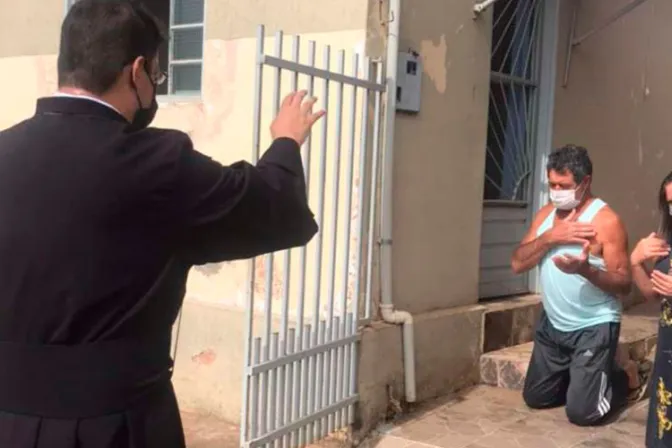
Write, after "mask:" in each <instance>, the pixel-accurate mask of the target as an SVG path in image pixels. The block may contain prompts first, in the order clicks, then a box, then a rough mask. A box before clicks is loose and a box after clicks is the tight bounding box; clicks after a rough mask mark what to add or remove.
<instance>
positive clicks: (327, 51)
mask: <svg viewBox="0 0 672 448" xmlns="http://www.w3.org/2000/svg"><path fill="white" fill-rule="evenodd" d="M330 65H331V47H330V46H329V45H326V46H325V47H324V50H323V53H322V68H323V69H324V70H326V71H329V67H330ZM329 83H330V81H329V79H328V78H324V79H323V81H322V97H323V101H324V105H325V109H326V108H328V107H329ZM329 116H330V115H327V116H326V117H324V118H323V119H322V134H321V139H320V161H319V162H320V164H319V173H318V179H317V190H318V194H317V222H318V223H319V225H320V227H321V229H320V232H318V234H317V235H316V241H315V274H314V277H313V327H315V326H316V324H317V323H318V322H319V327H320V331H319V333H322V334H324V332H325V331H326V325H324V322H320V321H319V319H320V315H321V313H320V302H321V300H320V296H321V295H322V258H323V257H322V249H323V244H324V237H323V235H324V227H323V224H324V203H325V199H326V198H325V195H326V191H325V188H324V186H325V184H326V179H327V151H328V136H329ZM318 337H319V334H318ZM314 342H316V341H315V340H313V343H314ZM323 342H324V341H322V342H318V343H320V344H321V343H323ZM323 359H324V356H323V355H322V354H320V355H319V356H318V357H317V360H316V361H315V364H316V366H315V368H316V370H317V377H316V379H315V390H314V392H313V393H314V395H315V409H316V410H320V409H322V406H323V403H324V401H323V400H322V397H323V392H322V391H323V390H324V385H323V382H322V381H321V378H322V373H323V371H324V365H323ZM322 421H323V420H319V421H317V422H316V423H315V426H316V430H315V433H316V435H317V437H319V433H320V432H321V431H319V429H317V428H319V427H320V426H321V425H322Z"/></svg>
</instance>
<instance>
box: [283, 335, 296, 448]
mask: <svg viewBox="0 0 672 448" xmlns="http://www.w3.org/2000/svg"><path fill="white" fill-rule="evenodd" d="M294 333H295V331H294V328H290V329H289V331H288V334H287V354H289V355H291V354H293V353H294ZM294 364H295V363H289V364H287V369H288V370H287V374H286V375H285V403H284V404H285V409H284V410H283V411H282V415H283V418H282V426H286V425H287V424H288V423H289V422H290V421H291V416H292V398H293V394H292V385H293V383H292V374H293V371H294ZM282 443H283V446H284V447H287V446H290V445H291V437H290V435H289V434H286V435H285V436H284V437H283V442H282Z"/></svg>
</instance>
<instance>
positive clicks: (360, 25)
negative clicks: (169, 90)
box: [0, 0, 367, 421]
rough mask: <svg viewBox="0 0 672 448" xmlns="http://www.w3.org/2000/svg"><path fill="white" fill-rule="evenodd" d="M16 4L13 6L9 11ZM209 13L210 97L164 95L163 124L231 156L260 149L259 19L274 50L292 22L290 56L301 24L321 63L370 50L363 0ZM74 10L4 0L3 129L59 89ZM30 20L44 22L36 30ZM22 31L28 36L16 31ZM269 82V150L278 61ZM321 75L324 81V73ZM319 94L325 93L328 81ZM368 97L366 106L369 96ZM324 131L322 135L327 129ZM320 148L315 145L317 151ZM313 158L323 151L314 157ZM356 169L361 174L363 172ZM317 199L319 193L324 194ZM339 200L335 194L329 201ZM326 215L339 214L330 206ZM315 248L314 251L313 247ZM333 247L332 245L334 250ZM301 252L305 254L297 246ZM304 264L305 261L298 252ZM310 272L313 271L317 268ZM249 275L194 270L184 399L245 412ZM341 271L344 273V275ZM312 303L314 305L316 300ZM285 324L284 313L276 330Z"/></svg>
mask: <svg viewBox="0 0 672 448" xmlns="http://www.w3.org/2000/svg"><path fill="white" fill-rule="evenodd" d="M8 11H11V14H7V13H6V12H8ZM205 13H206V28H205V43H204V73H203V92H202V96H201V98H199V99H188V100H182V101H176V100H175V99H171V98H161V99H160V100H159V103H160V109H159V112H158V115H157V118H156V120H155V123H154V125H155V126H158V127H166V128H177V129H180V130H183V131H185V132H187V133H188V134H189V135H190V136H191V137H192V139H193V141H194V144H195V147H196V148H197V149H198V150H200V151H201V152H204V153H206V154H208V155H210V156H212V157H213V158H215V159H217V160H219V161H221V162H223V163H227V164H228V163H233V162H235V161H238V160H241V159H246V160H249V159H250V158H251V157H252V134H253V128H252V126H253V123H252V117H253V95H254V85H253V80H254V68H255V53H256V38H255V36H256V33H257V25H258V24H260V23H264V24H266V25H267V36H271V38H269V39H267V40H266V43H265V46H266V52H267V53H269V54H270V53H272V52H273V50H274V44H273V42H272V36H273V34H274V33H275V31H277V30H283V31H284V32H285V34H286V36H287V37H286V38H285V40H284V46H283V47H284V48H283V54H284V57H285V58H288V57H289V56H290V53H291V39H290V36H289V35H290V34H295V33H298V34H301V37H302V44H301V55H300V58H301V61H302V62H304V63H305V62H306V61H307V57H308V55H307V50H308V41H309V40H314V41H316V42H317V61H318V64H321V63H322V60H323V59H322V51H323V47H324V46H325V45H330V46H331V47H332V57H331V67H332V68H334V67H335V66H336V64H337V58H338V51H339V50H346V51H347V52H348V54H352V53H355V52H358V53H361V52H362V50H363V47H364V42H365V37H366V32H365V29H366V14H367V5H366V3H362V2H358V1H355V0H347V1H343V2H332V1H327V0H320V1H315V2H311V3H310V6H309V7H307V6H306V3H305V2H302V1H300V0H292V1H284V2H282V3H278V2H275V1H272V0H268V1H262V2H259V1H257V2H253V3H251V2H248V1H214V0H209V1H208V0H206V12H205ZM64 14H65V11H64V2H63V1H62V0H48V1H47V0H39V2H38V0H27V1H23V2H19V3H15V2H9V1H7V0H0V97H1V98H3V104H4V105H8V104H11V105H12V107H2V108H1V109H0V129H3V128H6V127H8V126H11V125H12V124H14V123H16V122H18V121H20V120H22V119H25V118H28V117H29V116H31V115H32V114H33V113H34V108H35V100H36V99H37V98H39V97H42V96H48V95H51V94H52V93H53V92H55V91H56V89H57V76H56V57H57V52H58V39H59V31H60V30H59V28H60V23H61V20H62V18H63V17H64ZM27 29H39V30H40V31H39V32H35V33H26V32H25V30H27ZM16 36H24V37H22V38H21V39H16ZM350 70H351V59H350V58H348V59H346V73H350ZM361 74H362V70H361V67H360V70H359V75H360V76H361ZM264 82H265V90H264V101H263V105H262V107H263V113H262V122H261V129H262V152H263V150H264V149H265V147H267V145H268V144H269V143H270V135H268V131H267V129H268V127H269V125H270V121H271V116H272V96H273V95H272V88H271V86H273V70H271V69H266V70H265V78H264ZM306 83H307V80H306V78H305V77H301V78H300V80H299V86H300V87H302V88H305V87H306ZM316 84H317V85H318V86H319V85H320V83H319V82H317V83H316ZM289 90H290V82H289V76H284V77H283V84H282V89H281V91H282V93H283V94H284V93H287V92H288V91H289ZM334 90H335V89H334ZM316 93H318V94H319V93H320V92H319V90H318V91H317V92H316ZM346 95H347V89H346ZM334 98H335V95H334V92H333V90H332V93H331V95H330V103H329V104H328V105H326V104H324V101H323V99H322V100H321V102H320V104H319V105H320V106H321V107H326V106H328V107H329V108H335V107H336V106H335V102H334V101H335V100H334ZM343 104H344V108H345V110H346V111H347V110H348V109H349V107H350V103H349V102H348V100H347V99H346V100H345V101H344V103H343ZM358 106H360V107H361V99H360V100H359V103H358ZM348 126H349V125H348V124H345V125H344V131H343V132H344V136H345V135H347V134H346V132H348ZM356 126H357V130H356V131H357V132H358V131H359V129H360V127H361V125H360V123H359V121H358V122H357V123H356ZM333 130H334V120H333V119H331V120H330V121H329V126H328V132H329V133H330V135H333ZM314 134H315V139H317V137H318V135H319V131H316V132H315V133H314ZM315 146H316V145H315ZM317 150H318V149H317V148H315V150H314V151H315V152H317ZM344 151H346V150H345V149H344ZM326 152H327V154H332V155H333V154H334V153H335V151H333V142H331V141H330V143H329V147H328V148H327V151H326ZM344 154H345V152H344ZM329 157H330V158H329V159H328V161H327V165H328V166H329V165H331V164H333V158H332V157H333V156H331V155H330V156H329ZM313 160H314V161H316V160H317V158H316V157H313ZM311 170H312V171H313V172H315V171H316V170H317V163H313V166H312V168H311ZM355 175H356V176H359V173H357V172H356V173H355ZM332 191H333V189H329V188H327V189H326V196H327V198H330V197H331V193H332ZM342 199H343V196H341V200H342ZM311 200H313V202H314V200H315V197H314V195H313V197H311ZM330 205H331V203H330V202H329V199H328V200H327V203H326V208H327V210H329V208H330ZM344 216H345V217H347V218H348V219H349V218H350V216H349V214H344V213H343V214H342V217H341V219H340V220H339V222H338V225H339V226H341V225H342V223H343V222H344V220H345V218H344ZM325 221H330V215H329V214H328V213H327V215H326V216H325ZM325 227H327V226H325ZM332 233H333V229H332V228H327V229H325V230H324V232H323V234H324V238H325V240H326V241H328V240H329V238H330V236H331V234H332ZM309 252H310V253H312V252H313V251H312V249H311V248H309ZM328 255H329V253H328V251H327V250H326V249H325V254H324V257H325V258H326V257H328ZM337 255H338V259H339V260H340V258H341V257H342V256H343V249H342V248H340V249H339V250H338V252H337ZM293 257H294V260H296V251H295V252H294V253H293ZM278 258H280V259H281V257H276V263H275V270H276V274H275V276H274V282H273V292H274V295H275V297H274V301H273V302H274V305H275V306H274V314H278V313H279V312H280V306H279V305H278V302H279V299H280V294H278V292H279V291H280V290H281V289H282V284H281V282H282V281H281V280H280V277H281V274H282V273H283V270H284V266H282V264H281V263H280V262H279V261H277V259H278ZM294 264H295V265H296V264H297V263H296V261H294ZM308 264H309V266H310V265H313V266H314V265H315V260H314V258H313V259H311V255H309V256H308ZM311 272H312V271H311ZM336 272H337V277H338V278H339V281H337V283H336V286H335V288H336V293H337V294H341V293H344V291H348V292H350V288H351V285H350V283H351V282H350V279H349V278H350V277H351V276H350V275H349V273H348V272H347V271H346V270H344V269H343V267H342V264H341V263H340V261H339V264H338V266H337V269H336ZM257 277H258V278H257V282H256V285H255V286H256V289H257V293H258V299H257V303H256V308H257V310H258V311H260V310H263V302H264V300H263V296H264V293H265V289H264V280H265V273H264V262H263V260H259V262H258V264H257ZM308 277H309V279H310V278H312V276H310V275H309V276H308ZM246 279H247V263H246V262H239V263H223V264H214V265H207V266H203V267H197V268H195V269H193V270H192V273H191V275H190V278H189V284H188V292H187V299H186V302H185V307H184V312H183V316H182V320H181V325H180V331H179V338H178V342H177V356H176V368H175V374H174V381H175V385H176V389H177V392H178V398H179V400H180V402H181V404H182V406H183V407H185V408H194V409H198V410H200V411H205V412H211V413H214V414H217V415H220V416H223V417H225V418H228V419H229V420H231V421H237V420H238V419H239V418H240V404H241V390H242V383H241V381H242V371H243V360H244V354H243V347H244V345H243V344H244V328H245V325H244V316H243V311H244V306H245V305H246V296H245V290H246ZM297 279H298V270H296V269H295V270H294V272H293V273H292V275H291V280H290V281H291V282H292V285H293V286H292V288H293V290H294V291H296V290H297V288H295V287H294V286H295V285H296V282H297ZM340 279H344V280H343V281H342V282H340ZM325 285H326V281H324V282H323V285H322V288H321V290H322V291H323V293H324V292H325V288H326V286H325ZM312 286H313V284H311V283H310V281H309V282H308V284H307V290H308V291H310V290H312ZM350 295H351V294H350ZM295 303H296V300H293V305H295ZM306 306H307V307H310V309H312V304H311V303H307V305H306ZM323 306H324V304H323ZM292 311H293V310H292ZM290 319H291V316H290ZM261 321H262V319H261V318H259V319H255V324H256V328H255V334H257V335H258V334H259V333H260V332H261V328H262V325H261ZM276 327H277V319H276V321H275V322H274V331H276Z"/></svg>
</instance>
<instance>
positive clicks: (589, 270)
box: [580, 210, 632, 296]
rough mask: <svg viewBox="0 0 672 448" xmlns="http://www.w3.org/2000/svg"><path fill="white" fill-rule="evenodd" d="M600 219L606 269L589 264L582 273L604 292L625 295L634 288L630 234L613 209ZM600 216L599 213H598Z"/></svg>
mask: <svg viewBox="0 0 672 448" xmlns="http://www.w3.org/2000/svg"><path fill="white" fill-rule="evenodd" d="M602 214H603V216H600V217H599V219H600V220H601V221H602V222H600V223H599V229H600V232H599V234H600V242H601V243H602V256H603V257H604V263H605V265H606V270H601V269H598V268H595V267H593V266H590V265H587V266H586V268H585V269H583V270H582V272H580V274H581V275H582V276H583V277H585V278H586V279H587V280H588V281H590V282H591V283H592V284H593V285H595V286H597V287H598V288H600V289H601V290H603V291H604V292H607V293H609V294H613V295H616V296H625V295H627V294H629V293H630V289H631V288H632V271H631V269H630V259H629V257H628V234H627V231H626V229H625V226H624V225H623V222H622V221H621V220H620V218H619V217H618V216H617V215H616V214H615V213H614V212H613V211H611V210H605V211H604V212H602ZM598 216H599V215H598Z"/></svg>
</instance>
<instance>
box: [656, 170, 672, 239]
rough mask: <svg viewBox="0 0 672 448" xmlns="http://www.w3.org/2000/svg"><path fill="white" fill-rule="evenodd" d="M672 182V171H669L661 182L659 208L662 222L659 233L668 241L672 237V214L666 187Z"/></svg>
mask: <svg viewBox="0 0 672 448" xmlns="http://www.w3.org/2000/svg"><path fill="white" fill-rule="evenodd" d="M670 183H672V172H671V173H669V174H668V175H667V176H665V178H664V179H663V181H662V182H661V183H660V191H659V192H658V209H659V210H660V224H659V228H658V233H660V235H661V236H662V237H664V238H665V240H666V241H670V239H672V216H670V209H669V205H668V202H667V194H666V193H665V188H666V187H667V186H668V185H669V184H670Z"/></svg>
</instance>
